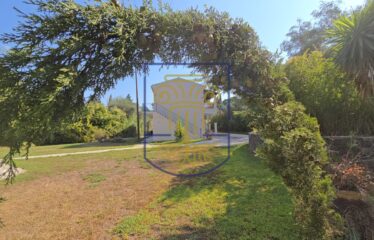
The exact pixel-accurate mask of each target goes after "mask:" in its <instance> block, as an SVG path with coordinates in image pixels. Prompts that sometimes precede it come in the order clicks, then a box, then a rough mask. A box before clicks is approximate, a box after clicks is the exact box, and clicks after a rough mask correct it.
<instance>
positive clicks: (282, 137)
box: [257, 101, 339, 239]
mask: <svg viewBox="0 0 374 240" xmlns="http://www.w3.org/2000/svg"><path fill="white" fill-rule="evenodd" d="M304 110H305V109H304V107H303V106H302V105H301V104H299V103H297V102H295V101H290V102H287V103H284V104H282V105H278V106H276V107H275V108H274V109H273V111H269V112H268V118H267V119H268V121H267V122H266V123H265V124H264V123H263V124H264V125H263V126H262V127H261V128H260V129H259V132H260V134H261V137H262V138H263V140H264V144H263V145H262V146H261V147H260V148H259V149H258V150H257V153H258V154H259V155H260V156H261V157H262V158H263V159H264V160H265V161H267V162H268V165H269V166H270V167H271V168H272V169H273V170H274V171H275V172H277V173H279V174H280V175H281V176H282V178H283V180H284V182H285V184H286V185H287V186H288V187H289V188H290V190H291V192H292V194H293V196H294V201H295V211H294V215H295V219H296V220H297V222H298V224H299V225H300V229H301V234H302V237H303V239H330V238H331V237H332V235H333V231H334V229H335V228H334V226H333V225H334V223H336V221H338V220H339V218H338V217H337V215H336V213H335V212H334V211H333V210H332V205H331V204H332V200H333V198H334V190H333V188H332V183H331V179H330V177H329V176H328V175H326V174H325V172H324V171H323V169H324V167H325V166H326V164H327V163H328V158H327V153H326V149H325V146H324V141H323V139H322V137H321V135H320V133H319V126H318V123H317V121H316V119H315V118H312V117H310V116H308V115H307V114H305V113H304Z"/></svg>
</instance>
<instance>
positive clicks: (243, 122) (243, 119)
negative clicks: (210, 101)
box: [211, 111, 251, 132]
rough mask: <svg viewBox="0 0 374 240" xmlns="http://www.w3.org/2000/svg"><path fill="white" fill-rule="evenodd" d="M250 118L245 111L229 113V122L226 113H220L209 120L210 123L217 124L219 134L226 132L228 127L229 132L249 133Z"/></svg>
mask: <svg viewBox="0 0 374 240" xmlns="http://www.w3.org/2000/svg"><path fill="white" fill-rule="evenodd" d="M250 120H251V118H250V117H249V115H248V112H247V111H234V112H232V113H231V120H230V121H229V120H228V115H227V111H220V112H218V113H217V114H216V115H214V116H213V117H212V119H211V123H212V124H213V123H215V122H216V123H217V128H218V131H219V132H227V131H228V129H229V127H230V131H231V132H249V130H250V128H249V123H250Z"/></svg>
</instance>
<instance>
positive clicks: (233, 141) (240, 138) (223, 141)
mask: <svg viewBox="0 0 374 240" xmlns="http://www.w3.org/2000/svg"><path fill="white" fill-rule="evenodd" d="M227 138H228V137H227V134H226V133H219V134H218V135H217V136H213V137H212V139H211V140H206V141H201V142H196V143H193V144H196V145H199V144H213V145H215V146H220V147H225V146H227V145H228V141H227V140H228V139H227ZM245 143H248V135H246V134H236V133H230V145H239V144H245Z"/></svg>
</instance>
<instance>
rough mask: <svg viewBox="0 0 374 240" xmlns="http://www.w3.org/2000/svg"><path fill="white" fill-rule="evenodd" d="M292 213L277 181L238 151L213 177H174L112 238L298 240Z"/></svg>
mask: <svg viewBox="0 0 374 240" xmlns="http://www.w3.org/2000/svg"><path fill="white" fill-rule="evenodd" d="M223 151H224V150H223ZM292 210H293V205H292V201H291V198H290V195H289V193H288V191H287V189H286V187H285V186H284V185H283V183H282V180H281V179H280V177H278V176H276V175H275V174H274V173H273V172H271V171H270V170H269V169H268V168H267V167H266V166H265V165H264V163H263V162H261V161H260V160H259V159H257V158H256V157H254V156H251V155H250V154H249V153H248V150H247V146H241V147H237V148H235V149H233V154H232V158H231V160H230V161H229V162H228V163H227V164H226V165H224V166H223V167H222V168H221V169H220V170H218V171H215V172H214V173H213V174H210V175H206V176H202V177H198V178H191V179H178V178H176V179H175V180H174V184H173V185H172V187H171V188H170V189H169V190H168V191H166V192H164V193H163V194H162V195H161V196H159V198H158V199H156V200H154V201H153V202H152V203H151V204H149V206H148V207H147V208H145V209H143V210H141V211H139V212H138V213H137V214H135V215H133V216H130V217H125V218H124V219H123V220H122V221H121V222H120V223H119V224H118V225H117V227H116V228H115V229H114V234H117V235H118V236H120V237H123V238H124V239H127V238H128V237H129V236H133V237H134V236H135V238H137V239H138V238H139V239H259V240H260V239H261V240H262V239H299V238H298V236H297V234H296V232H297V227H296V226H295V223H294V221H293V218H292Z"/></svg>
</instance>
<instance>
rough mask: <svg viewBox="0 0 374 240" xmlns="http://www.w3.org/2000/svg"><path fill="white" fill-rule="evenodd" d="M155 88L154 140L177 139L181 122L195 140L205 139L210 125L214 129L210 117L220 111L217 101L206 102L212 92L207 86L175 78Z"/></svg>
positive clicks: (156, 85) (154, 86) (153, 88)
mask: <svg viewBox="0 0 374 240" xmlns="http://www.w3.org/2000/svg"><path fill="white" fill-rule="evenodd" d="M151 87H152V91H153V95H154V105H153V122H152V126H153V135H154V138H156V139H160V140H161V139H168V138H169V139H170V138H171V137H174V131H175V128H176V123H177V121H178V120H179V121H180V122H181V123H182V124H183V127H184V128H185V130H186V132H188V134H189V137H190V138H191V139H196V138H202V137H203V135H204V134H205V132H206V128H207V126H210V125H209V118H210V117H211V116H212V115H214V114H215V113H216V112H217V106H216V101H213V102H211V101H210V102H204V99H205V95H206V94H207V93H208V91H207V90H206V86H205V85H202V84H199V83H197V82H196V81H192V80H186V79H183V78H175V79H172V80H168V81H165V82H161V83H158V84H154V85H152V86H151ZM208 128H209V127H208Z"/></svg>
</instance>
